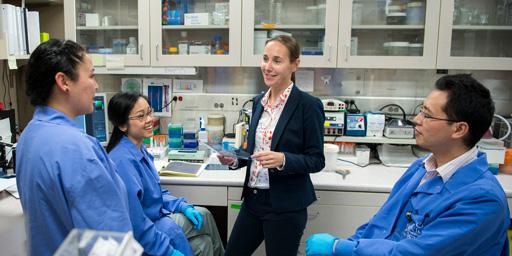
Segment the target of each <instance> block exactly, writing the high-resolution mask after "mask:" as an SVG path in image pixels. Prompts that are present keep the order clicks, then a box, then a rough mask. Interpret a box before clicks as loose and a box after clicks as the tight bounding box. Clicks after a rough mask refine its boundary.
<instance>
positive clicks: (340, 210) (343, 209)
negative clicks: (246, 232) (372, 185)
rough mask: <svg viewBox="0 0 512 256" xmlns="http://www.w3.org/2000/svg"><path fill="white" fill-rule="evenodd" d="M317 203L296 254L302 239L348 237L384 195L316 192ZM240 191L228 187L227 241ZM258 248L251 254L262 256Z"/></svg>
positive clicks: (384, 198)
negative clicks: (323, 234)
mask: <svg viewBox="0 0 512 256" xmlns="http://www.w3.org/2000/svg"><path fill="white" fill-rule="evenodd" d="M315 192H316V196H317V201H315V202H314V203H313V204H312V205H311V206H309V207H308V222H307V224H306V229H305V230H304V235H303V236H302V239H301V246H300V248H299V254H301V255H304V248H305V243H306V239H307V238H308V237H309V236H310V235H312V234H315V233H330V234H332V235H334V236H338V237H348V236H350V235H352V234H353V233H354V231H355V230H356V229H357V228H358V227H359V226H360V225H362V224H364V223H366V222H367V221H368V220H369V219H370V218H372V217H373V215H375V213H377V211H378V210H379V209H380V207H381V206H382V205H383V204H384V202H385V201H386V199H387V197H388V193H370V192H341V191H324V190H316V191H315ZM241 195H242V188H240V187H229V188H228V238H229V235H230V234H231V229H232V228H233V226H234V224H235V221H236V217H237V216H238V212H239V211H240V209H239V208H238V206H240V204H241V201H240V196H241ZM264 252H265V250H264V246H263V245H262V246H260V247H259V248H258V250H257V251H256V253H255V254H254V255H265V253H264Z"/></svg>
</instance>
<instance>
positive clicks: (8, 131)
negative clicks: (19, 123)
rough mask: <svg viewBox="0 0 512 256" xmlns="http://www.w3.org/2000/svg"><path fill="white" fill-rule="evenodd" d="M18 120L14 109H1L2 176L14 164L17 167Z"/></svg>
mask: <svg viewBox="0 0 512 256" xmlns="http://www.w3.org/2000/svg"><path fill="white" fill-rule="evenodd" d="M15 124H16V121H15V113H14V109H9V110H0V176H1V175H3V174H6V173H7V169H8V167H9V166H10V165H11V164H12V168H13V169H14V172H16V167H15V162H16V159H15V150H16V147H15V142H16V136H13V134H14V135H15V134H16V126H15Z"/></svg>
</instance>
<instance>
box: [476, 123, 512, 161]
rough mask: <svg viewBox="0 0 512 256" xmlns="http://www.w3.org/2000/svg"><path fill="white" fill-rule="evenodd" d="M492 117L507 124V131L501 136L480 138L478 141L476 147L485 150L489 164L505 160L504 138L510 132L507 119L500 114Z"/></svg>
mask: <svg viewBox="0 0 512 256" xmlns="http://www.w3.org/2000/svg"><path fill="white" fill-rule="evenodd" d="M494 117H496V118H498V119H501V120H502V121H503V123H504V124H505V125H506V126H507V128H508V131H507V132H506V133H505V135H504V136H502V137H501V138H498V139H495V138H492V137H490V138H485V135H484V138H482V139H481V140H480V141H479V142H478V143H477V147H478V149H479V150H480V151H482V152H485V153H486V154H487V162H488V163H489V164H494V165H497V164H503V163H504V162H505V150H506V148H505V142H504V141H503V140H505V139H506V138H507V137H508V136H509V135H510V132H511V130H512V129H511V127H510V123H509V122H508V120H507V119H505V118H504V117H502V116H500V115H496V114H495V115H494Z"/></svg>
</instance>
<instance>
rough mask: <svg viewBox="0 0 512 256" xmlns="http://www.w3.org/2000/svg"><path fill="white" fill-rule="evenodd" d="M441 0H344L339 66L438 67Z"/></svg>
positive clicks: (341, 12) (340, 23)
mask: <svg viewBox="0 0 512 256" xmlns="http://www.w3.org/2000/svg"><path fill="white" fill-rule="evenodd" d="M440 2H441V1H440V0H426V1H416V0H411V1H396V0H394V1H386V0H376V1H364V0H354V1H341V7H340V12H339V17H340V20H339V40H338V41H339V43H338V67H341V68H412V69H434V68H435V67H436V51H437V37H438V34H437V32H438V25H439V9H440Z"/></svg>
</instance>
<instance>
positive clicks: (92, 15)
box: [64, 0, 150, 66]
mask: <svg viewBox="0 0 512 256" xmlns="http://www.w3.org/2000/svg"><path fill="white" fill-rule="evenodd" d="M148 16H149V5H148V4H147V1H146V0H65V2H64V20H65V24H64V26H65V32H66V38H68V39H71V40H75V41H76V42H78V43H79V44H81V45H83V46H85V48H86V50H87V53H90V54H92V53H99V54H105V56H112V57H115V58H116V60H117V61H118V62H122V63H123V64H124V65H125V66H147V65H149V64H150V60H149V20H148V19H147V17H148ZM93 62H95V61H94V60H93ZM95 65H98V63H97V62H95ZM99 65H102V64H101V62H100V64H99Z"/></svg>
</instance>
